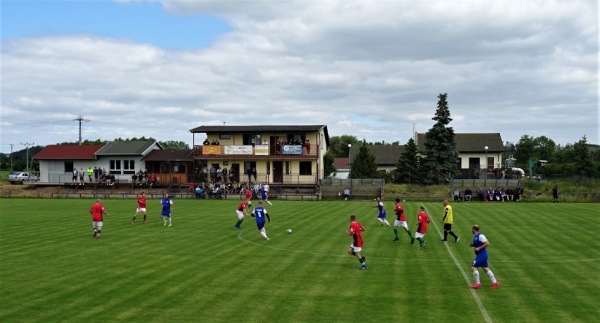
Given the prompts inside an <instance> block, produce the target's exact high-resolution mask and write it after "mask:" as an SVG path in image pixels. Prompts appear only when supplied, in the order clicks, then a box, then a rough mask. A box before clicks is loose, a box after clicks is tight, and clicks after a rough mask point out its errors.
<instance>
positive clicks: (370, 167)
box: [348, 141, 378, 178]
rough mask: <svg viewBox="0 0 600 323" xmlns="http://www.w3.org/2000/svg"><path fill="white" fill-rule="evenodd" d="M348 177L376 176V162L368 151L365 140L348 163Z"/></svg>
mask: <svg viewBox="0 0 600 323" xmlns="http://www.w3.org/2000/svg"><path fill="white" fill-rule="evenodd" d="M348 177H349V178H377V177H378V176H377V163H376V162H375V156H373V155H372V154H371V153H370V152H369V148H368V147H367V144H366V142H364V141H363V143H362V146H360V148H359V150H358V154H357V155H356V156H355V157H354V159H353V160H352V163H351V164H350V174H349V175H348Z"/></svg>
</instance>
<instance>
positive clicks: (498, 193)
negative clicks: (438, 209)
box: [452, 186, 523, 202]
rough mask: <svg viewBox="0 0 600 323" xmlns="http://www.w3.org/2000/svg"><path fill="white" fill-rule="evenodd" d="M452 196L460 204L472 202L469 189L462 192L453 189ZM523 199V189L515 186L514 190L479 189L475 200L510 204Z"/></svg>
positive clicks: (471, 194)
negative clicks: (461, 202)
mask: <svg viewBox="0 0 600 323" xmlns="http://www.w3.org/2000/svg"><path fill="white" fill-rule="evenodd" d="M452 196H453V199H454V201H457V202H460V201H465V202H470V201H472V200H473V191H472V190H471V188H469V187H467V188H466V189H465V190H464V192H461V191H460V190H459V189H455V190H454V191H453V192H452ZM522 198H523V187H522V186H517V187H515V188H514V189H513V188H511V187H508V188H504V187H502V188H498V187H496V188H493V187H490V188H489V189H487V190H484V189H483V188H481V187H480V188H479V190H477V199H478V200H479V201H480V202H511V201H515V202H517V201H520V200H521V199H522Z"/></svg>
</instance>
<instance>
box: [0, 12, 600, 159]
mask: <svg viewBox="0 0 600 323" xmlns="http://www.w3.org/2000/svg"><path fill="white" fill-rule="evenodd" d="M122 2H123V5H128V1H122ZM163 6H164V7H165V9H166V10H168V11H169V12H172V13H173V14H177V15H188V14H194V13H205V14H212V15H216V16H219V17H221V18H222V19H224V20H226V21H227V22H228V23H229V24H230V25H231V26H232V28H233V29H232V31H231V32H230V33H228V34H225V35H222V36H220V37H218V39H217V41H216V42H215V43H214V44H213V45H211V46H210V47H207V48H201V49H196V50H167V49H162V48H159V47H156V46H152V45H147V44H137V43H134V42H132V41H128V40H122V39H110V38H102V37H98V36H94V35H88V34H81V35H64V36H54V37H35V38H23V39H13V40H11V41H10V42H7V43H4V44H3V47H2V57H1V59H2V66H1V72H2V78H3V82H2V112H1V115H2V145H3V146H2V149H3V150H5V147H4V146H5V145H6V144H8V143H12V142H19V141H23V140H27V141H35V142H36V143H40V144H50V143H55V142H62V141H75V140H76V139H77V128H76V123H75V122H72V121H71V119H73V118H74V117H76V116H77V115H83V116H84V117H86V118H88V119H90V120H91V122H89V123H86V124H85V125H84V137H85V138H87V139H96V138H102V139H113V138H114V137H117V136H122V137H127V136H129V137H140V136H151V137H155V138H157V139H159V140H183V141H186V142H188V143H191V138H192V137H191V134H190V133H189V131H188V130H189V129H191V128H194V127H197V126H199V125H202V124H222V123H223V122H226V124H228V125H241V124H326V125H328V127H329V133H330V135H343V134H356V135H357V136H358V137H359V138H361V139H362V138H363V137H364V138H366V139H367V140H368V141H381V140H384V141H386V142H393V141H400V142H401V143H405V142H406V141H407V140H408V138H409V137H410V136H411V134H412V130H413V127H415V128H416V130H417V131H419V132H424V131H427V130H428V129H429V128H430V127H431V126H432V125H433V120H431V118H432V117H433V115H434V113H435V108H436V104H437V95H438V94H439V93H440V92H447V93H448V101H449V106H450V111H451V114H452V118H453V119H454V120H453V122H452V123H451V124H450V126H452V127H453V128H454V130H455V132H500V133H501V134H502V137H503V139H505V140H509V141H513V142H516V141H518V139H519V138H520V137H521V135H523V134H529V135H537V134H544V135H547V136H548V137H550V138H551V139H553V140H555V141H556V142H557V143H561V144H565V143H572V142H575V141H577V140H579V139H580V138H581V137H582V136H583V135H587V138H588V141H589V142H592V143H599V134H598V118H599V116H598V54H597V48H598V16H597V5H596V4H595V3H593V2H590V1H572V2H567V1H501V2H500V1H496V2H486V1H418V2H416V1H394V2H389V1H388V2H379V1H368V2H363V1H312V2H311V1H286V2H274V1H234V2H231V1H163ZM575 111H576V113H574V112H575ZM24 116H26V117H27V119H26V121H25V122H20V123H22V124H31V125H33V124H37V123H38V122H40V120H42V121H56V122H57V123H59V126H56V125H51V124H50V125H45V126H42V127H40V126H31V127H28V126H25V127H23V126H19V127H17V126H12V125H11V124H16V123H17V122H13V121H12V120H15V119H19V120H21V118H23V117H24ZM65 121H67V122H65ZM37 131H43V132H44V134H43V135H39V134H38V133H37ZM43 141H45V142H43Z"/></svg>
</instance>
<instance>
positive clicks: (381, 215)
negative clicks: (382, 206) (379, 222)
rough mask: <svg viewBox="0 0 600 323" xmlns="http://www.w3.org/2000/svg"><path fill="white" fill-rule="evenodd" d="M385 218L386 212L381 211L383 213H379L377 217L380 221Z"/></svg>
mask: <svg viewBox="0 0 600 323" xmlns="http://www.w3.org/2000/svg"><path fill="white" fill-rule="evenodd" d="M386 216H387V212H386V211H383V212H381V213H379V215H378V216H377V217H378V218H380V219H385V217H386Z"/></svg>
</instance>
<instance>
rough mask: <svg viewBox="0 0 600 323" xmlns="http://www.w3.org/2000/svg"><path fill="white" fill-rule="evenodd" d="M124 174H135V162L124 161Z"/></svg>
mask: <svg viewBox="0 0 600 323" xmlns="http://www.w3.org/2000/svg"><path fill="white" fill-rule="evenodd" d="M123 170H124V171H123V174H130V175H131V174H135V160H131V159H130V160H123Z"/></svg>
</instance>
